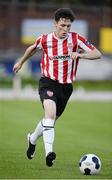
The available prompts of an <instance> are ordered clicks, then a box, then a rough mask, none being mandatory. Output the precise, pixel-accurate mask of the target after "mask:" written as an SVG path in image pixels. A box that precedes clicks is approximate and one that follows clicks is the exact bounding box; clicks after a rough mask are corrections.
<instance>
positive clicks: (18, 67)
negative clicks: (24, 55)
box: [13, 62, 22, 73]
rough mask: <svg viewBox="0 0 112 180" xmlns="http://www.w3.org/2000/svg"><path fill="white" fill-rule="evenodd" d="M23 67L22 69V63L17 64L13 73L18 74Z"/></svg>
mask: <svg viewBox="0 0 112 180" xmlns="http://www.w3.org/2000/svg"><path fill="white" fill-rule="evenodd" d="M21 67H22V64H21V63H20V62H17V63H16V64H15V65H14V67H13V71H14V72H15V73H17V72H18V71H19V70H20V69H21Z"/></svg>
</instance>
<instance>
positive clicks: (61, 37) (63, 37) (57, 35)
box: [53, 32, 68, 39]
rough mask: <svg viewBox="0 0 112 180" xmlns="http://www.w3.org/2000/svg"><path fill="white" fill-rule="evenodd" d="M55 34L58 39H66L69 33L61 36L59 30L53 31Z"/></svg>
mask: <svg viewBox="0 0 112 180" xmlns="http://www.w3.org/2000/svg"><path fill="white" fill-rule="evenodd" d="M53 34H54V36H55V37H56V38H57V39H66V38H67V36H68V34H66V35H65V36H61V35H60V34H58V33H57V32H54V33H53Z"/></svg>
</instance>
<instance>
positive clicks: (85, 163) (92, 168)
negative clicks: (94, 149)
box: [79, 154, 101, 175]
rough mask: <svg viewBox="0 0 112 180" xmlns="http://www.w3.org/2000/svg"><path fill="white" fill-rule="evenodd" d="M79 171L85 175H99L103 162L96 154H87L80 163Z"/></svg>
mask: <svg viewBox="0 0 112 180" xmlns="http://www.w3.org/2000/svg"><path fill="white" fill-rule="evenodd" d="M79 169H80V171H81V173H82V174H84V175H92V174H98V173H99V171H100V170H101V161H100V159H99V157H98V156H96V155H95V154H85V155H84V156H83V157H82V158H81V159H80V161H79Z"/></svg>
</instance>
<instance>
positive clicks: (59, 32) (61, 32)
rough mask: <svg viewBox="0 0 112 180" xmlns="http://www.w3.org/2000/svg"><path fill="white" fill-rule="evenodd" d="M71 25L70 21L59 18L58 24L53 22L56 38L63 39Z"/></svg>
mask: <svg viewBox="0 0 112 180" xmlns="http://www.w3.org/2000/svg"><path fill="white" fill-rule="evenodd" d="M71 24H72V23H71V21H70V19H65V18H60V20H59V21H58V22H55V27H56V32H55V33H56V36H57V37H58V38H65V37H66V35H67V33H68V32H69V31H70V28H71Z"/></svg>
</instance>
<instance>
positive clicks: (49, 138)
mask: <svg viewBox="0 0 112 180" xmlns="http://www.w3.org/2000/svg"><path fill="white" fill-rule="evenodd" d="M43 106H44V111H45V117H44V119H43V121H42V125H43V141H44V146H45V154H46V165H47V166H52V165H53V160H54V159H55V158H56V154H55V153H54V152H53V142H54V124H55V118H56V103H55V101H53V100H51V99H44V101H43Z"/></svg>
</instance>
